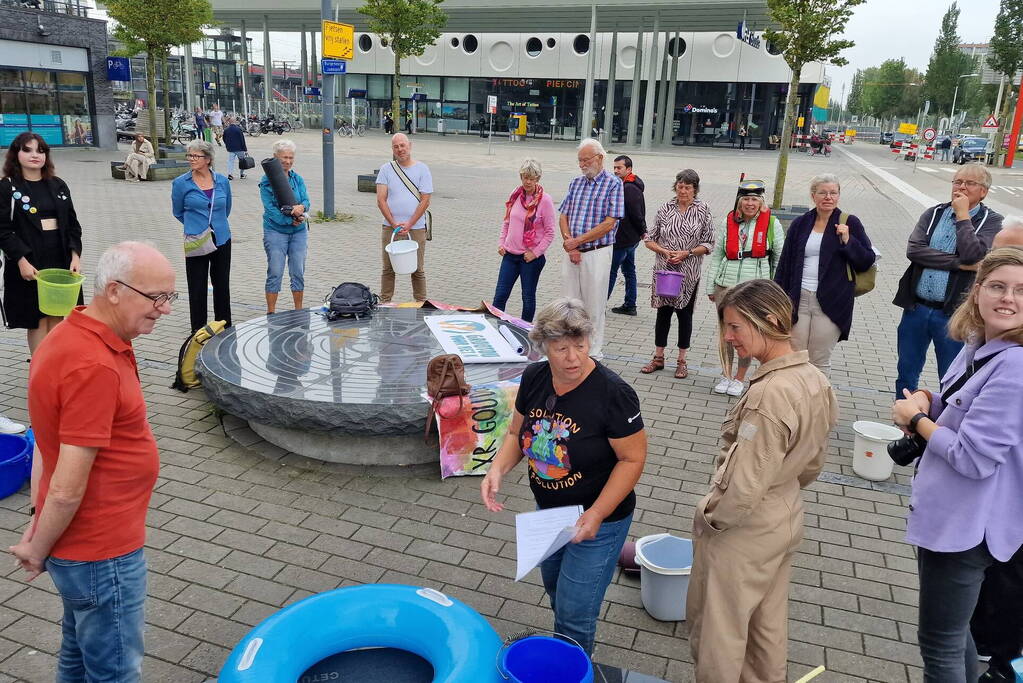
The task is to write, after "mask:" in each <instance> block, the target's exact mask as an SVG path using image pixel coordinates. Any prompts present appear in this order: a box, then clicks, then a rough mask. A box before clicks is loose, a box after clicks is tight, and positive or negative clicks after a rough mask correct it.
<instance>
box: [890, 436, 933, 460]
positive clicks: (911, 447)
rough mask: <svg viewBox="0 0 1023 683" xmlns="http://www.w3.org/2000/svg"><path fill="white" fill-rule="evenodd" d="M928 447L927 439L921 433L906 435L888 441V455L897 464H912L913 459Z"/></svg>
mask: <svg viewBox="0 0 1023 683" xmlns="http://www.w3.org/2000/svg"><path fill="white" fill-rule="evenodd" d="M926 449H927V439H925V438H923V437H922V436H920V435H919V434H913V435H911V436H904V437H902V438H901V439H897V440H895V441H891V442H889V443H888V456H889V457H890V458H891V459H892V460H893V461H894V462H895V464H896V465H902V466H903V467H905V466H906V465H912V464H913V461H914V460H916V459H917V458H919V457H920V456H921V455H923V454H924V451H925V450H926Z"/></svg>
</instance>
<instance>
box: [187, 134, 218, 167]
mask: <svg viewBox="0 0 1023 683" xmlns="http://www.w3.org/2000/svg"><path fill="white" fill-rule="evenodd" d="M188 152H199V153H200V154H205V155H206V158H208V159H209V160H210V168H212V167H213V145H211V144H210V143H208V142H206V141H205V140H192V141H191V142H189V143H188V146H187V147H185V153H186V154H187V153H188Z"/></svg>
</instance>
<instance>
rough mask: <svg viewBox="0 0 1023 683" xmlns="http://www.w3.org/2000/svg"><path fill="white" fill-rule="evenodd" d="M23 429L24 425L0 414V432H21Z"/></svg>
mask: <svg viewBox="0 0 1023 683" xmlns="http://www.w3.org/2000/svg"><path fill="white" fill-rule="evenodd" d="M23 431H25V425H23V424H18V423H17V422H15V421H13V420H11V419H10V418H8V417H6V416H4V415H0V434H21V433H22V432H23Z"/></svg>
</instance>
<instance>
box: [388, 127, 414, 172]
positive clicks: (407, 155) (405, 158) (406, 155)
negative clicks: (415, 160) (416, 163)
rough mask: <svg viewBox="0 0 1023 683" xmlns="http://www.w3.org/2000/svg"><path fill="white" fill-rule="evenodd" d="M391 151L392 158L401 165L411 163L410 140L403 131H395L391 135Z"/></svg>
mask: <svg viewBox="0 0 1023 683" xmlns="http://www.w3.org/2000/svg"><path fill="white" fill-rule="evenodd" d="M391 153H393V154H394V160H395V161H397V162H398V163H399V164H401V165H402V166H409V165H411V163H412V141H411V140H409V139H408V136H407V135H405V134H404V133H395V134H394V135H392V136H391Z"/></svg>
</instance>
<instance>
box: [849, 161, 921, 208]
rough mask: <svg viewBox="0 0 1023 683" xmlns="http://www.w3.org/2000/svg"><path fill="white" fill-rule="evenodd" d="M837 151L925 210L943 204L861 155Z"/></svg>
mask: <svg viewBox="0 0 1023 683" xmlns="http://www.w3.org/2000/svg"><path fill="white" fill-rule="evenodd" d="M837 149H838V151H839V152H841V153H842V154H845V155H846V156H848V157H849V158H850V159H852V160H853V161H855V162H856V163H858V164H860V165H861V166H863V167H864V168H865V169H867V170H868V171H870V172H871V173H873V174H874V175H876V176H877V177H878V178H880V179H881V180H883V181H885V182H886V183H888V184H889V185H891V186H892V187H894V188H895V189H896V190H898V191H899V192H901V193H902V194H904V195H906V196H907V197H909V198H910V199H912V200H913V201H915V202H917V203H919V204H920V205H921V206H923V207H924V208H930V207H932V206H934V205H935V204H940V203H941V202H939V201H938V200H937V199H935V198H934V197H931V196H930V195H928V194H925V193H923V192H921V191H920V190H918V189H916V188H915V187H913V186H912V185H910V184H909V183H907V182H906V181H905V180H902V179H901V178H897V177H895V176H894V175H892V174H891V173H889V172H888V171H885V170H882V169H880V168H878V167H877V166H875V165H874V164H872V163H870V162H869V161H867V160H865V159H864V158H862V157H860V156H859V155H856V154H853V153H852V152H850V151H849V150H847V149H842V148H841V147H838V148H837Z"/></svg>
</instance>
